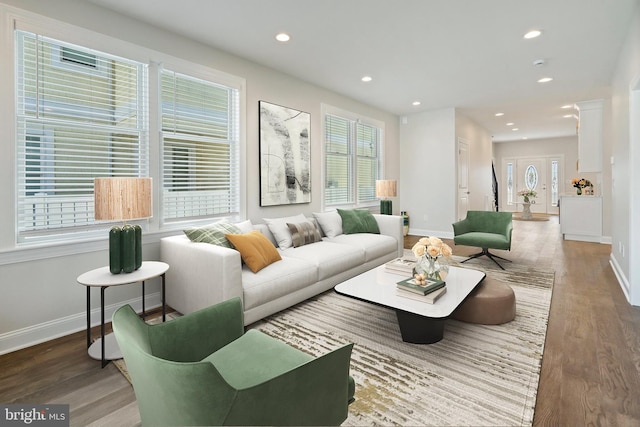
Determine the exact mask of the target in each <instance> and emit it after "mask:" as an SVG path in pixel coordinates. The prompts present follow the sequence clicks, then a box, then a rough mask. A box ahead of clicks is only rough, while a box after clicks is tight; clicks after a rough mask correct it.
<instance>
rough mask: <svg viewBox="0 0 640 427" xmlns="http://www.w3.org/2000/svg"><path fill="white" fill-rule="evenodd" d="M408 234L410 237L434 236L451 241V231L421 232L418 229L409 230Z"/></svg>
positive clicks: (421, 230)
mask: <svg viewBox="0 0 640 427" xmlns="http://www.w3.org/2000/svg"><path fill="white" fill-rule="evenodd" d="M409 234H410V235H412V236H422V237H424V236H436V237H440V238H441V239H453V231H434V230H423V229H420V228H409Z"/></svg>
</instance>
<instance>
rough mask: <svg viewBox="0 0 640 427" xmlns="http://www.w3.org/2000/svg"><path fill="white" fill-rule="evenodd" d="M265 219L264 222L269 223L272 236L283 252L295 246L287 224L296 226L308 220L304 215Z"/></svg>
mask: <svg viewBox="0 0 640 427" xmlns="http://www.w3.org/2000/svg"><path fill="white" fill-rule="evenodd" d="M263 219H264V222H266V223H267V226H268V227H269V231H271V234H273V237H274V238H275V239H276V242H277V243H278V247H279V248H280V249H282V250H284V249H287V248H290V247H291V246H293V241H292V240H291V232H290V231H289V227H287V223H291V224H295V223H298V222H302V221H306V220H307V218H306V217H305V216H304V215H303V214H299V215H296V216H288V217H284V218H263Z"/></svg>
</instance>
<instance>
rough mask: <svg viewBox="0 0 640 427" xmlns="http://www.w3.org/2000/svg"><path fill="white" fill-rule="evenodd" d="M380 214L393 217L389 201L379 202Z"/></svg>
mask: <svg viewBox="0 0 640 427" xmlns="http://www.w3.org/2000/svg"><path fill="white" fill-rule="evenodd" d="M380 213H381V214H383V215H393V207H392V203H391V200H388V199H385V200H380Z"/></svg>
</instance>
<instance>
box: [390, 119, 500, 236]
mask: <svg viewBox="0 0 640 427" xmlns="http://www.w3.org/2000/svg"><path fill="white" fill-rule="evenodd" d="M458 138H463V139H464V140H466V141H467V142H468V143H469V152H470V159H471V161H470V172H469V181H470V192H471V199H470V203H469V209H471V210H484V209H485V196H486V195H490V194H491V135H490V134H489V132H488V131H487V130H485V129H483V128H481V127H480V126H478V125H477V124H476V123H474V122H473V121H471V120H470V119H468V118H467V117H465V116H463V115H461V114H459V113H457V112H456V110H455V109H454V108H445V109H441V110H431V111H426V112H422V113H416V114H412V115H409V116H406V117H404V118H402V119H401V125H400V164H401V165H402V169H401V171H400V198H401V200H402V203H401V209H402V210H404V211H407V212H408V213H409V217H410V225H409V232H410V233H411V234H414V235H435V236H439V237H449V238H450V237H453V228H452V227H451V224H452V223H453V222H455V221H456V219H457V210H456V206H457V169H456V167H457V148H458V145H457V144H458Z"/></svg>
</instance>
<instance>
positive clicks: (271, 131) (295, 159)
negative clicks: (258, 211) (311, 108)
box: [258, 101, 311, 206]
mask: <svg viewBox="0 0 640 427" xmlns="http://www.w3.org/2000/svg"><path fill="white" fill-rule="evenodd" d="M258 104H259V109H260V117H259V119H260V206H275V205H289V204H295V203H309V202H311V144H310V141H309V134H310V127H311V115H310V114H309V113H305V112H303V111H299V110H295V109H293V108H287V107H282V106H280V105H276V104H271V103H269V102H265V101H259V102H258Z"/></svg>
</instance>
